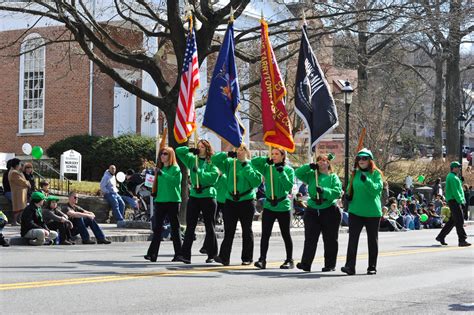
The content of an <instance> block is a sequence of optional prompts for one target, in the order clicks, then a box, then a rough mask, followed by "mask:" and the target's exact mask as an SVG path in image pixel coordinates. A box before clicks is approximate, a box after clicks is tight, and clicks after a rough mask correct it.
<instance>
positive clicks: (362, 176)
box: [360, 173, 367, 182]
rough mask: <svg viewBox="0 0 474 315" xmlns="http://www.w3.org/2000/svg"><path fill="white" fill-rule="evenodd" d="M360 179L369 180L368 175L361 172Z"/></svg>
mask: <svg viewBox="0 0 474 315" xmlns="http://www.w3.org/2000/svg"><path fill="white" fill-rule="evenodd" d="M360 180H361V181H363V182H365V181H366V180H367V176H365V174H364V173H362V174H360Z"/></svg>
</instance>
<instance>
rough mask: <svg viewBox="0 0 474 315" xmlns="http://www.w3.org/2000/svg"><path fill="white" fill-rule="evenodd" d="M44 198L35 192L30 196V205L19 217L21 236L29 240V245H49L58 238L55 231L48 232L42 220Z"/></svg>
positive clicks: (41, 194)
mask: <svg viewBox="0 0 474 315" xmlns="http://www.w3.org/2000/svg"><path fill="white" fill-rule="evenodd" d="M45 199H46V197H45V196H44V195H43V193H41V192H39V191H35V192H33V193H32V194H31V202H30V204H29V205H28V206H27V207H26V208H25V209H24V210H23V213H22V215H21V236H22V237H24V238H27V239H28V240H29V243H30V245H35V246H40V245H43V244H44V245H51V244H53V242H54V240H55V239H56V238H57V237H58V233H56V231H50V230H49V228H48V227H47V225H46V223H45V222H44V219H43V211H42V210H41V207H42V206H43V203H44V200H45Z"/></svg>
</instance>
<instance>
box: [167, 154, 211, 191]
mask: <svg viewBox="0 0 474 315" xmlns="http://www.w3.org/2000/svg"><path fill="white" fill-rule="evenodd" d="M176 155H177V156H178V158H179V159H180V160H181V162H183V164H184V165H185V166H186V167H187V168H188V169H189V170H190V175H189V177H190V178H191V186H192V187H191V189H190V193H189V195H190V197H194V198H216V196H217V190H216V188H215V187H214V185H215V184H216V183H217V178H218V177H219V170H218V169H217V167H216V166H215V165H213V164H212V163H208V162H207V161H206V159H201V158H198V159H197V160H198V167H197V168H196V155H194V154H192V153H190V152H189V148H188V147H179V148H176ZM196 174H197V177H198V178H199V187H202V188H203V189H202V192H201V193H198V192H197V190H196V186H197V181H196Z"/></svg>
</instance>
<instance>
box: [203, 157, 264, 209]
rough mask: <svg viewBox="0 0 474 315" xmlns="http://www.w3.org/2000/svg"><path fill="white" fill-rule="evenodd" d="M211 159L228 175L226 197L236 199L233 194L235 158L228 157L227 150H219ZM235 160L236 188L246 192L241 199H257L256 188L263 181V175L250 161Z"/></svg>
mask: <svg viewBox="0 0 474 315" xmlns="http://www.w3.org/2000/svg"><path fill="white" fill-rule="evenodd" d="M211 160H212V163H214V164H215V165H216V166H217V167H218V168H219V169H220V170H221V172H222V173H223V174H226V175H227V191H226V194H225V197H226V199H227V200H232V201H233V200H234V199H233V198H232V195H231V194H233V193H234V159H233V158H229V157H227V153H226V152H219V153H216V154H214V155H213V156H212V159H211ZM235 160H236V162H235V169H236V172H235V174H236V182H237V185H236V187H235V188H236V189H237V191H238V192H239V193H240V194H244V195H242V197H241V198H240V199H239V201H244V200H252V199H255V194H256V188H257V187H258V186H259V185H260V183H261V182H262V175H260V173H259V172H257V171H256V170H255V169H254V167H253V166H252V163H251V162H250V161H245V162H244V163H242V162H240V161H239V160H237V159H235ZM243 164H244V165H245V166H244V165H243ZM249 190H250V191H249ZM248 191H249V192H248ZM246 192H248V193H246Z"/></svg>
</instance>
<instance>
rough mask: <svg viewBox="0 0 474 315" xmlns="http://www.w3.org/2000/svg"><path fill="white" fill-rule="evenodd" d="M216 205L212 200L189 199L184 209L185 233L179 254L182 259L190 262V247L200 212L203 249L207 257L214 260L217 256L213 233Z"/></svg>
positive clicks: (215, 239) (214, 233)
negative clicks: (202, 225)
mask: <svg viewBox="0 0 474 315" xmlns="http://www.w3.org/2000/svg"><path fill="white" fill-rule="evenodd" d="M216 208H217V203H216V199H213V198H195V197H189V199H188V207H187V209H186V233H185V234H184V242H183V247H182V248H181V254H182V255H183V257H184V258H186V259H189V260H191V247H192V246H193V241H194V231H195V230H196V225H197V222H198V219H199V214H200V213H201V212H202V216H203V219H204V225H205V226H206V238H205V240H204V248H206V250H207V256H208V257H209V258H214V256H215V255H216V254H217V238H216V231H215V226H214V225H215V221H214V217H215V214H216Z"/></svg>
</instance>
